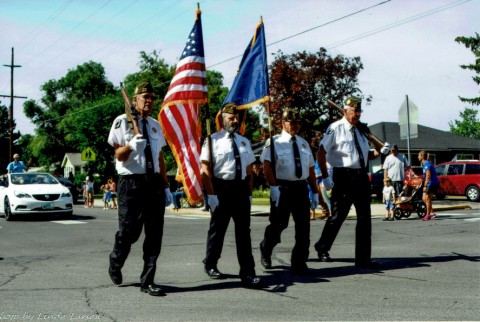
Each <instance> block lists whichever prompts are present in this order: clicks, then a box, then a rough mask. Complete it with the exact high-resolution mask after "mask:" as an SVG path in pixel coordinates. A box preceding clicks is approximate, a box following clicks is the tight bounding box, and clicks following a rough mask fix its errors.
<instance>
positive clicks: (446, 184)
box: [435, 161, 480, 201]
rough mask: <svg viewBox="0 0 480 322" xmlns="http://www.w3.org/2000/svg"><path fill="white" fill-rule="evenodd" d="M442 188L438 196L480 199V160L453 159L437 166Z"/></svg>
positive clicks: (470, 199) (471, 199)
mask: <svg viewBox="0 0 480 322" xmlns="http://www.w3.org/2000/svg"><path fill="white" fill-rule="evenodd" d="M435 170H436V171H437V175H438V179H439V180H440V188H439V189H438V193H437V197H440V198H441V197H445V195H454V196H466V197H467V199H468V200H469V201H480V161H451V162H444V163H440V164H437V166H436V167H435Z"/></svg>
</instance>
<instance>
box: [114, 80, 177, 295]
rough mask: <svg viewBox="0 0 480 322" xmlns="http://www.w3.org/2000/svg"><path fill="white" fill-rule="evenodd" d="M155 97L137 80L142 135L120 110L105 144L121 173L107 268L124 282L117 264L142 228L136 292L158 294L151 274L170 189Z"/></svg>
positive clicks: (117, 280)
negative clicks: (154, 115)
mask: <svg viewBox="0 0 480 322" xmlns="http://www.w3.org/2000/svg"><path fill="white" fill-rule="evenodd" d="M154 101H155V93H154V91H153V87H152V85H151V84H150V83H149V82H146V83H143V84H140V85H138V86H137V87H136V88H135V95H134V97H133V103H134V106H135V111H134V112H135V115H133V117H134V118H136V121H137V122H138V125H139V128H140V129H141V131H142V134H139V133H137V134H135V133H134V131H133V130H132V129H131V128H130V127H129V125H128V123H129V119H128V117H127V115H126V114H122V115H120V116H118V117H117V118H116V119H115V120H114V121H113V124H112V127H111V129H110V133H109V135H108V143H109V144H110V145H112V146H113V148H114V149H115V159H116V160H115V166H116V169H117V172H118V174H119V179H118V224H119V229H118V231H117V233H116V234H115V244H114V246H113V250H112V252H111V253H110V258H109V261H110V265H109V269H108V273H109V275H110V278H111V280H112V282H113V283H114V284H117V285H118V284H121V283H122V271H121V269H122V267H123V265H124V264H125V261H126V260H127V257H128V254H129V253H130V249H131V245H132V244H133V243H135V242H136V241H137V240H138V238H139V237H140V234H141V233H142V229H144V231H145V239H144V242H143V262H144V264H143V270H142V273H141V275H140V291H141V292H143V293H147V294H149V295H152V296H161V295H165V293H164V292H163V291H162V289H161V288H160V286H158V285H157V284H155V283H154V279H155V272H156V269H157V259H158V257H159V255H160V250H161V246H162V237H163V224H164V215H165V207H166V206H168V205H170V204H171V203H172V194H171V192H170V187H169V184H168V179H167V174H166V171H165V161H164V158H163V154H162V148H163V147H164V146H165V145H166V142H165V138H164V136H163V133H162V129H161V127H160V123H158V121H157V120H155V119H154V118H152V117H150V114H151V113H152V110H153V107H154ZM132 114H133V113H132Z"/></svg>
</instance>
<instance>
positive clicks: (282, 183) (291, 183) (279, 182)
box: [277, 179, 307, 187]
mask: <svg viewBox="0 0 480 322" xmlns="http://www.w3.org/2000/svg"><path fill="white" fill-rule="evenodd" d="M306 183H307V182H306V181H305V180H295V181H290V180H281V179H277V185H279V186H282V187H300V186H303V185H305V184H306Z"/></svg>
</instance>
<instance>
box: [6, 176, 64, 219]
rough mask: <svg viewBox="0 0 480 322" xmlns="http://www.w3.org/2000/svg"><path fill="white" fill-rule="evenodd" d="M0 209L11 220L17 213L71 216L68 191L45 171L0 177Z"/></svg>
mask: <svg viewBox="0 0 480 322" xmlns="http://www.w3.org/2000/svg"><path fill="white" fill-rule="evenodd" d="M0 213H3V214H4V215H5V219H6V220H7V221H8V220H12V219H13V217H15V216H17V215H21V214H53V213H55V214H61V215H63V216H64V217H71V216H72V213H73V200H72V194H71V193H70V190H68V188H67V187H65V186H64V185H62V184H60V182H58V181H57V179H55V178H54V177H53V176H52V175H50V174H48V173H12V174H7V175H4V176H3V177H2V178H0Z"/></svg>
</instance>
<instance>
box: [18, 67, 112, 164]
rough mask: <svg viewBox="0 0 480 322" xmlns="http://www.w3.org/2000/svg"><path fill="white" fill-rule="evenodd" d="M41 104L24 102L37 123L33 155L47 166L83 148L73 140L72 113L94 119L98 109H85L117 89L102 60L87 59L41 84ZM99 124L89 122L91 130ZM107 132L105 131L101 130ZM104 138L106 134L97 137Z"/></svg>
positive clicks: (25, 109)
mask: <svg viewBox="0 0 480 322" xmlns="http://www.w3.org/2000/svg"><path fill="white" fill-rule="evenodd" d="M41 90H42V91H43V97H42V98H41V103H42V105H40V104H38V103H36V102H35V101H33V100H28V101H26V102H25V103H24V105H23V108H24V113H25V115H26V116H27V117H28V118H30V120H31V121H32V123H33V124H35V126H36V128H35V136H34V138H33V140H31V142H30V145H29V147H30V150H31V152H32V155H33V156H34V157H35V158H37V159H38V163H39V164H40V165H42V166H44V167H46V168H49V167H50V166H51V164H54V163H57V164H59V162H60V161H61V160H62V159H63V156H64V155H65V153H66V152H80V151H81V148H82V146H81V145H77V144H75V143H77V141H76V140H72V139H71V138H72V137H73V136H76V135H78V134H80V133H77V132H76V131H77V130H76V129H77V128H76V127H71V126H70V125H71V123H69V119H70V116H71V115H72V113H79V114H81V117H83V118H84V119H85V120H89V119H90V120H91V118H92V117H95V116H96V115H95V113H89V112H91V110H88V109H87V110H84V109H85V108H90V107H92V106H95V105H97V103H96V102H97V101H100V102H101V100H102V98H103V97H104V96H108V95H113V94H115V89H114V87H113V85H112V83H111V82H109V81H108V80H107V78H106V76H105V69H104V68H103V66H102V65H101V64H99V63H95V62H92V61H90V62H87V63H84V64H82V65H79V66H77V67H76V68H74V69H72V70H69V71H68V73H67V74H66V75H65V76H64V77H62V78H60V79H59V80H49V81H48V82H46V83H45V84H44V85H42V86H41ZM97 126H98V124H97V123H95V122H90V126H89V129H88V131H89V132H95V131H96V130H95V128H96V127H97ZM102 134H104V133H102ZM99 139H102V140H105V136H104V135H103V136H102V137H97V140H99Z"/></svg>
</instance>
